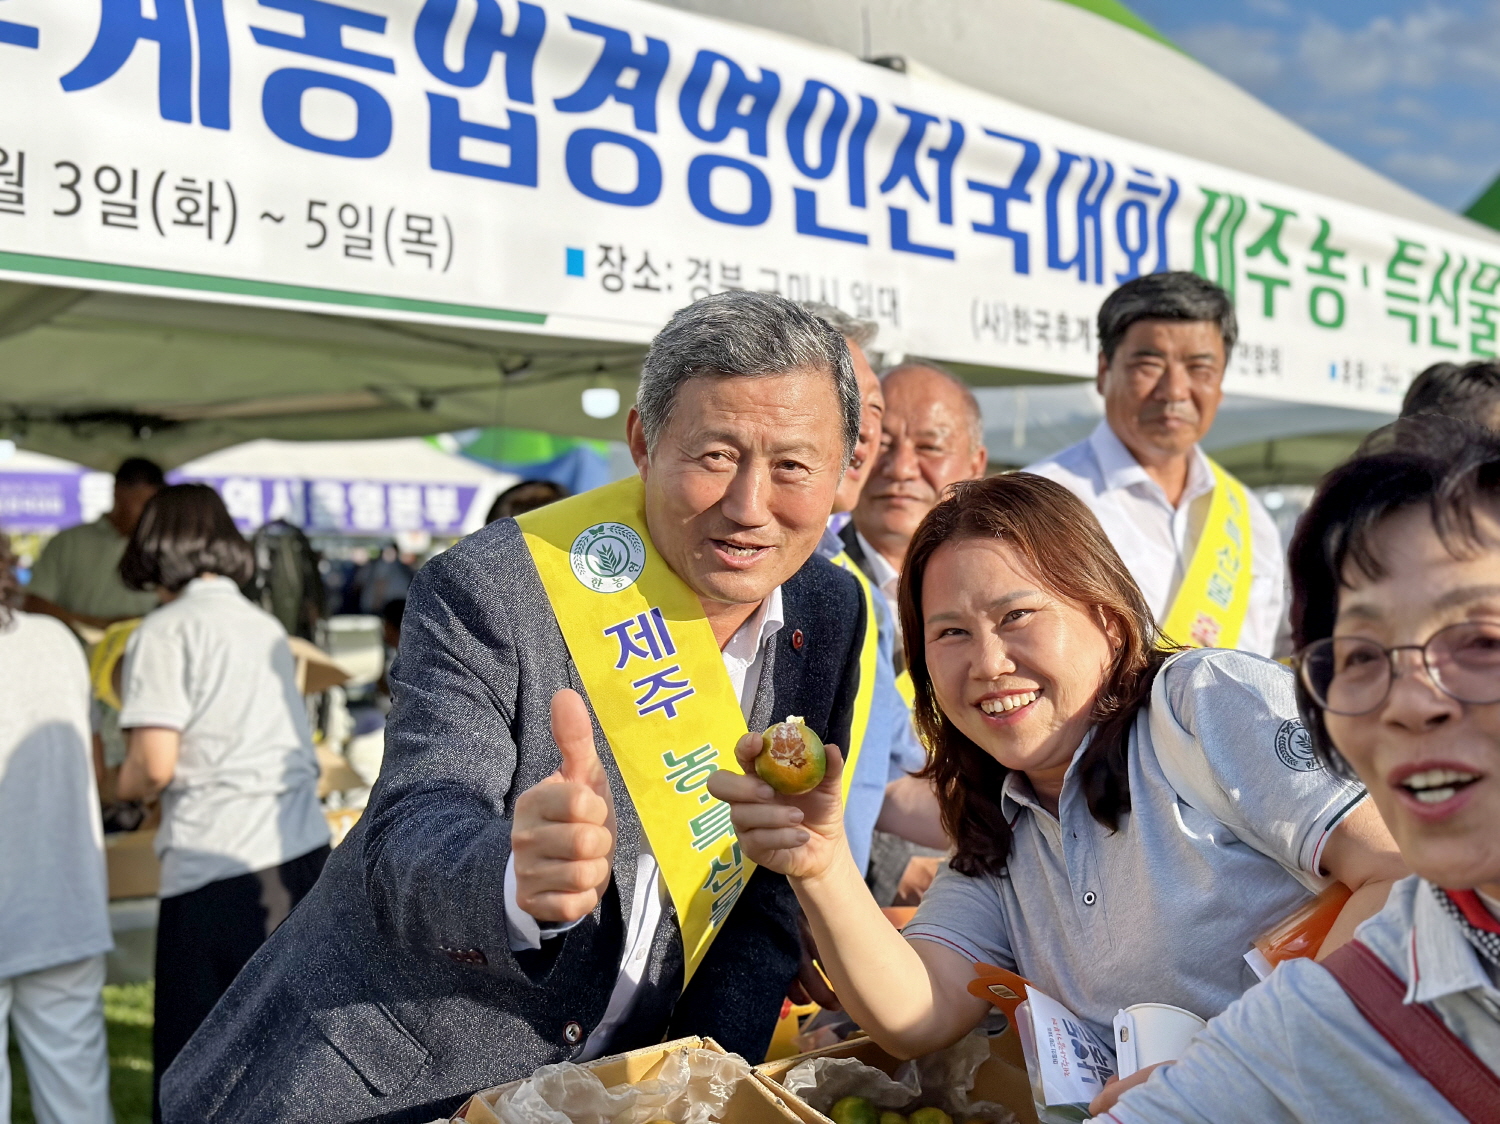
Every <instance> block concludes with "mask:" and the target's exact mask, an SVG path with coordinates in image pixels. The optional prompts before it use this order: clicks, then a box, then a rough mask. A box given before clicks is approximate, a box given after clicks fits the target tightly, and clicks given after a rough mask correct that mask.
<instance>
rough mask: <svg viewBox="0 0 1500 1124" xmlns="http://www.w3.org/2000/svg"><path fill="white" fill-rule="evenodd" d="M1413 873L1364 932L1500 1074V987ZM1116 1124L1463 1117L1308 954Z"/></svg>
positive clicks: (1136, 1093)
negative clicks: (1305, 958) (1368, 1020)
mask: <svg viewBox="0 0 1500 1124" xmlns="http://www.w3.org/2000/svg"><path fill="white" fill-rule="evenodd" d="M1435 893H1441V891H1439V890H1437V889H1436V888H1435V887H1434V886H1432V884H1431V883H1428V882H1424V881H1422V880H1421V879H1420V878H1418V877H1416V876H1415V875H1413V876H1411V877H1410V878H1407V879H1404V880H1403V881H1401V882H1398V883H1397V884H1396V886H1395V887H1394V888H1393V889H1392V890H1391V896H1390V898H1389V900H1388V901H1387V902H1386V906H1385V909H1384V910H1382V911H1381V912H1380V913H1379V914H1377V915H1376V916H1374V917H1372V918H1370V920H1368V921H1366V922H1365V923H1364V924H1363V925H1361V926H1360V927H1359V929H1358V931H1357V933H1356V935H1357V936H1358V938H1359V939H1360V940H1361V941H1363V942H1364V943H1365V944H1367V945H1369V946H1370V948H1371V949H1372V950H1373V951H1374V952H1375V954H1376V955H1377V956H1379V957H1380V959H1381V960H1383V961H1385V963H1386V966H1387V967H1389V968H1390V969H1391V970H1392V971H1393V972H1395V973H1396V974H1397V975H1398V976H1400V977H1401V978H1402V979H1403V980H1405V981H1406V982H1407V993H1406V1002H1408V1003H1428V1004H1431V1006H1432V1009H1433V1010H1434V1011H1436V1012H1437V1014H1438V1015H1439V1016H1440V1017H1441V1018H1442V1020H1443V1022H1445V1023H1446V1024H1447V1025H1448V1029H1449V1030H1451V1031H1453V1033H1454V1034H1456V1035H1458V1037H1459V1038H1461V1039H1463V1041H1464V1042H1465V1044H1467V1045H1468V1047H1469V1048H1470V1049H1471V1050H1473V1051H1474V1053H1475V1054H1477V1055H1478V1056H1479V1059H1480V1060H1481V1061H1483V1062H1484V1063H1485V1064H1486V1065H1487V1066H1489V1067H1490V1069H1492V1070H1494V1071H1496V1072H1497V1073H1500V990H1497V987H1496V984H1497V980H1496V978H1495V976H1494V974H1492V973H1491V972H1490V971H1489V970H1487V969H1486V966H1485V964H1484V962H1483V961H1482V960H1481V959H1480V957H1479V954H1478V952H1476V951H1475V949H1474V946H1473V945H1471V944H1470V943H1469V942H1468V940H1467V939H1466V938H1465V936H1464V934H1463V931H1462V930H1461V929H1460V928H1459V926H1458V925H1457V923H1456V922H1454V920H1453V919H1452V918H1451V917H1450V916H1448V914H1447V913H1446V912H1444V910H1443V908H1442V907H1441V906H1440V905H1438V903H1437V901H1436V899H1435V898H1434V896H1433V895H1434V894H1435ZM1097 1119H1098V1120H1101V1121H1113V1122H1114V1124H1147V1122H1150V1124H1167V1122H1171V1121H1195V1122H1196V1121H1202V1120H1212V1121H1214V1122H1215V1124H1237V1122H1240V1121H1243V1122H1245V1124H1291V1122H1293V1121H1297V1122H1301V1121H1307V1122H1312V1121H1325V1120H1350V1121H1366V1120H1368V1121H1376V1120H1380V1121H1384V1120H1403V1121H1405V1120H1410V1121H1422V1122H1423V1124H1444V1122H1447V1121H1455V1122H1457V1121H1462V1120H1463V1117H1462V1116H1460V1115H1459V1114H1458V1112H1457V1111H1456V1110H1455V1109H1454V1108H1453V1106H1452V1105H1450V1104H1449V1103H1448V1102H1447V1101H1446V1100H1445V1099H1444V1098H1443V1097H1442V1095H1441V1094H1439V1093H1438V1091H1437V1090H1436V1089H1434V1088H1433V1087H1432V1086H1431V1085H1429V1084H1428V1083H1427V1081H1426V1080H1424V1079H1423V1078H1422V1077H1420V1076H1419V1075H1418V1074H1417V1073H1416V1071H1415V1070H1413V1069H1412V1068H1411V1066H1409V1065H1408V1064H1407V1063H1406V1062H1405V1061H1404V1060H1403V1059H1402V1058H1401V1056H1400V1055H1399V1054H1398V1053H1397V1052H1396V1050H1395V1048H1394V1047H1393V1046H1392V1045H1391V1044H1390V1043H1389V1042H1387V1041H1386V1040H1385V1038H1384V1037H1383V1036H1382V1035H1381V1034H1380V1032H1379V1031H1377V1030H1376V1029H1375V1028H1374V1027H1372V1026H1371V1025H1370V1024H1369V1023H1368V1022H1366V1021H1365V1018H1364V1016H1363V1015H1361V1014H1360V1013H1359V1011H1358V1009H1357V1008H1355V1006H1354V1004H1353V1003H1352V1002H1351V1001H1350V999H1349V997H1348V996H1347V995H1346V994H1345V993H1344V989H1343V988H1342V987H1340V986H1339V984H1338V981H1337V980H1335V979H1334V978H1333V976H1331V975H1330V974H1329V973H1328V972H1326V971H1324V970H1323V968H1322V967H1320V966H1319V965H1317V964H1315V963H1313V962H1312V961H1311V960H1292V961H1288V962H1287V963H1285V964H1282V965H1281V966H1280V967H1279V968H1277V969H1276V971H1275V972H1273V973H1272V974H1271V977H1270V979H1268V980H1267V981H1266V982H1265V983H1264V984H1262V985H1261V986H1260V987H1257V988H1255V989H1254V990H1252V991H1251V992H1249V993H1248V994H1247V995H1246V996H1245V997H1244V998H1243V999H1241V1000H1240V1001H1239V1002H1238V1003H1236V1004H1234V1005H1233V1006H1232V1007H1230V1008H1229V1009H1228V1010H1227V1011H1225V1012H1224V1013H1223V1014H1222V1015H1220V1016H1219V1017H1218V1018H1217V1019H1215V1020H1214V1021H1213V1022H1212V1023H1211V1024H1209V1027H1208V1029H1207V1030H1205V1031H1203V1032H1202V1033H1201V1034H1199V1035H1198V1037H1197V1038H1196V1039H1195V1040H1194V1042H1193V1045H1192V1046H1191V1047H1189V1049H1188V1051H1187V1053H1186V1054H1184V1055H1183V1056H1182V1060H1181V1061H1179V1062H1177V1063H1176V1064H1175V1065H1170V1066H1165V1067H1163V1068H1162V1069H1160V1070H1158V1071H1157V1072H1156V1073H1154V1074H1152V1076H1151V1079H1150V1080H1149V1081H1147V1082H1146V1084H1144V1085H1142V1086H1140V1087H1139V1088H1137V1089H1132V1090H1130V1091H1129V1092H1128V1093H1126V1094H1125V1095H1124V1096H1123V1097H1121V1098H1120V1103H1119V1104H1117V1105H1116V1106H1115V1107H1114V1109H1113V1110H1112V1111H1111V1112H1109V1113H1106V1114H1105V1115H1104V1116H1102V1117H1098V1118H1097Z"/></svg>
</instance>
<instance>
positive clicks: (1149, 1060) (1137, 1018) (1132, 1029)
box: [1115, 1003, 1208, 1077]
mask: <svg viewBox="0 0 1500 1124" xmlns="http://www.w3.org/2000/svg"><path fill="white" fill-rule="evenodd" d="M1207 1025H1208V1024H1207V1023H1206V1022H1204V1021H1203V1020H1202V1019H1200V1018H1199V1017H1198V1016H1197V1015H1195V1014H1193V1013H1192V1012H1191V1011H1184V1010H1183V1009H1182V1008H1181V1007H1173V1006H1172V1005H1171V1004H1169V1003H1137V1004H1135V1005H1134V1006H1133V1007H1126V1008H1125V1009H1124V1010H1123V1011H1121V1012H1120V1013H1119V1014H1118V1015H1116V1016H1115V1060H1116V1062H1117V1063H1118V1067H1119V1075H1120V1076H1121V1077H1129V1076H1130V1075H1131V1074H1132V1073H1134V1072H1135V1071H1136V1070H1138V1069H1145V1068H1146V1067H1147V1066H1148V1065H1156V1064H1157V1063H1158V1062H1175V1061H1176V1060H1177V1059H1178V1058H1180V1057H1182V1055H1183V1052H1184V1051H1186V1050H1187V1048H1188V1043H1189V1042H1191V1041H1192V1040H1193V1036H1194V1035H1195V1034H1197V1033H1198V1032H1199V1031H1200V1030H1202V1029H1203V1028H1204V1027H1205V1026H1207Z"/></svg>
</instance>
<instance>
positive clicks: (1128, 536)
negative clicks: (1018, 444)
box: [1026, 273, 1285, 656]
mask: <svg viewBox="0 0 1500 1124" xmlns="http://www.w3.org/2000/svg"><path fill="white" fill-rule="evenodd" d="M1237 332H1238V328H1237V325H1236V322H1235V316H1234V305H1233V304H1232V303H1231V301H1230V299H1229V296H1228V294H1227V293H1225V292H1224V290H1223V289H1221V288H1219V287H1218V286H1217V285H1215V284H1214V283H1213V282H1211V281H1207V280H1205V279H1204V278H1202V277H1199V276H1198V275H1197V274H1195V273H1155V274H1151V275H1149V276H1146V277H1137V278H1136V279H1134V280H1132V281H1127V282H1126V283H1125V284H1124V285H1121V286H1120V287H1119V288H1118V289H1116V290H1115V291H1114V292H1113V293H1111V294H1110V295H1109V297H1108V298H1106V300H1105V301H1104V304H1103V305H1102V306H1101V307H1100V309H1099V375H1098V383H1097V386H1098V388H1099V393H1100V394H1102V395H1103V396H1104V420H1103V421H1101V422H1100V423H1099V425H1098V427H1097V428H1096V429H1095V430H1094V432H1093V433H1092V434H1090V435H1089V437H1088V438H1087V439H1086V440H1083V441H1080V442H1079V443H1078V444H1076V445H1072V446H1070V447H1069V448H1067V449H1064V450H1063V451H1062V452H1060V453H1058V454H1057V455H1056V456H1053V457H1050V458H1048V459H1047V460H1044V461H1041V462H1039V463H1037V464H1034V465H1031V466H1029V467H1028V468H1027V469H1026V471H1027V472H1035V473H1037V474H1038V475H1041V476H1047V477H1051V478H1052V479H1053V480H1056V481H1057V482H1058V483H1060V484H1062V485H1064V486H1065V487H1067V488H1068V489H1069V490H1070V491H1072V492H1073V493H1074V494H1075V495H1077V496H1078V497H1079V498H1080V499H1081V500H1083V502H1084V503H1086V504H1088V506H1089V507H1090V508H1091V509H1092V510H1093V512H1094V514H1095V515H1096V516H1098V518H1099V522H1100V524H1102V525H1103V527H1104V533H1105V534H1107V535H1108V536H1109V539H1110V542H1112V543H1113V544H1114V547H1115V549H1116V550H1117V551H1119V553H1120V557H1121V559H1123V560H1124V562H1125V565H1126V566H1127V567H1129V569H1130V573H1131V576H1132V577H1134V578H1135V580H1136V584H1137V585H1139V586H1140V587H1141V592H1142V593H1143V594H1145V596H1146V601H1147V603H1148V604H1149V605H1150V606H1151V611H1152V612H1153V613H1154V614H1155V615H1156V619H1157V622H1158V623H1159V624H1160V625H1161V626H1162V628H1163V630H1164V631H1165V632H1166V633H1167V636H1168V638H1169V639H1171V640H1173V641H1175V642H1177V643H1180V644H1188V645H1191V646H1194V647H1205V648H1243V649H1244V650H1246V651H1249V652H1255V653H1257V654H1258V655H1262V656H1269V655H1272V654H1273V649H1274V647H1275V644H1276V635H1277V631H1278V630H1279V628H1280V626H1281V619H1282V608H1283V605H1284V603H1285V595H1284V592H1283V580H1284V573H1285V551H1284V550H1283V549H1282V545H1281V537H1280V536H1279V535H1278V534H1277V532H1276V525H1275V524H1274V523H1273V522H1272V521H1271V517H1270V516H1269V515H1268V514H1267V513H1266V511H1265V509H1264V508H1263V507H1262V506H1261V503H1260V501H1259V500H1258V499H1257V498H1256V497H1255V496H1254V495H1253V494H1251V492H1250V491H1249V490H1248V489H1247V488H1245V487H1244V485H1242V484H1241V483H1240V482H1239V481H1238V480H1236V479H1234V477H1232V476H1230V475H1229V474H1228V473H1227V472H1225V471H1224V470H1223V469H1222V468H1220V467H1219V466H1218V465H1216V464H1214V463H1213V462H1212V461H1211V460H1209V458H1208V457H1207V456H1205V455H1204V453H1203V450H1202V449H1200V448H1199V447H1198V442H1199V441H1201V440H1202V439H1203V437H1204V436H1205V435H1206V434H1207V433H1208V431H1209V429H1210V428H1212V426H1213V423H1214V415H1215V413H1216V412H1217V411H1218V408H1219V403H1220V402H1221V401H1223V398H1224V368H1225V366H1226V364H1227V362H1228V358H1229V354H1230V352H1231V351H1232V350H1233V349H1234V342H1235V337H1236V335H1237Z"/></svg>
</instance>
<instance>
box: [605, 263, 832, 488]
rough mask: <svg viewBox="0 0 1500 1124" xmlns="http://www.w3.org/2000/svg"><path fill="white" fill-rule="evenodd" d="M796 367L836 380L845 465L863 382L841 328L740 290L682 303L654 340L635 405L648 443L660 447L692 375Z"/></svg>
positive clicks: (793, 306)
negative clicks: (857, 378) (857, 377)
mask: <svg viewBox="0 0 1500 1124" xmlns="http://www.w3.org/2000/svg"><path fill="white" fill-rule="evenodd" d="M798 370H802V371H819V372H822V373H824V374H827V375H829V376H830V377H831V378H832V379H833V387H834V391H835V392H836V393H837V395H838V400H839V414H840V415H841V416H840V417H839V418H838V419H836V420H837V422H839V423H840V429H841V432H842V436H843V439H844V463H845V464H846V465H847V464H848V462H849V460H850V459H851V458H852V457H853V456H854V446H855V443H856V442H857V441H858V440H859V411H860V403H859V384H858V383H857V382H856V381H855V378H854V363H853V360H851V359H850V358H849V348H848V346H847V345H846V344H845V343H844V337H843V336H842V335H841V334H840V333H839V332H838V331H837V330H836V329H835V328H833V327H831V326H830V325H829V324H828V323H827V322H826V321H824V320H822V319H820V318H819V317H817V316H815V315H813V314H812V313H811V312H809V311H807V310H806V309H805V308H801V307H799V306H798V305H797V304H795V303H793V302H792V301H789V300H787V299H786V298H785V297H778V296H776V295H775V294H772V293H751V292H746V291H744V290H740V289H732V290H730V291H729V292H727V293H715V294H714V295H713V296H709V297H704V298H703V299H702V300H699V301H694V302H693V303H692V304H690V305H688V306H687V307H686V308H680V309H678V310H677V312H676V313H675V314H674V315H673V317H672V319H671V320H669V321H667V326H666V327H665V328H663V329H662V330H661V331H660V332H658V333H657V334H656V339H654V340H652V341H651V350H650V351H648V352H647V353H646V360H645V362H644V363H643V364H642V365H641V382H640V386H639V387H638V388H637V390H636V394H635V408H636V411H637V412H638V413H639V414H640V416H641V428H642V430H644V431H645V434H646V447H647V448H648V449H655V448H656V442H657V439H658V438H659V437H660V436H661V435H662V433H663V432H664V431H665V430H666V428H667V423H668V422H669V421H671V418H672V406H673V404H674V403H675V402H676V400H677V391H678V388H679V387H681V386H682V384H683V383H684V382H686V381H687V380H688V379H695V378H742V377H743V378H755V377H759V376H764V375H782V374H786V373H787V372H789V371H798ZM834 420H835V419H830V421H834Z"/></svg>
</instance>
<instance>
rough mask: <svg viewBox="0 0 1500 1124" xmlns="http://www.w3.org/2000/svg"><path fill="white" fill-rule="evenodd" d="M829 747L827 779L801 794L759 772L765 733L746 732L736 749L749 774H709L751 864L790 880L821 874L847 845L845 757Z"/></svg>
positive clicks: (710, 784)
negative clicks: (782, 789) (787, 792)
mask: <svg viewBox="0 0 1500 1124" xmlns="http://www.w3.org/2000/svg"><path fill="white" fill-rule="evenodd" d="M825 749H826V752H827V755H828V771H827V773H826V774H825V775H824V777H823V782H822V783H821V784H820V785H818V787H817V788H815V789H813V790H812V791H811V792H805V793H803V794H802V795H801V796H782V795H781V794H780V793H778V792H777V791H776V790H775V789H773V788H772V787H771V786H770V785H768V784H767V783H766V782H765V781H763V780H761V779H760V777H758V776H756V774H755V759H756V758H757V757H758V756H760V751H761V736H760V735H759V734H746V735H745V736H744V737H743V738H741V739H740V740H739V744H737V745H736V746H735V747H734V755H735V757H736V758H737V759H738V760H739V763H740V768H742V769H743V770H744V771H745V774H744V776H740V775H738V774H736V773H733V772H731V771H730V770H728V769H720V770H719V771H718V772H716V773H715V774H714V775H713V776H711V777H709V778H708V791H709V792H711V793H712V794H713V795H714V796H716V797H718V798H719V799H720V800H722V801H724V803H726V804H728V805H729V808H730V813H731V815H732V817H733V819H734V830H735V832H736V834H738V835H739V840H740V849H741V850H742V851H743V852H744V854H745V857H746V858H747V859H749V860H750V861H751V862H754V863H756V864H757V865H758V866H764V867H767V868H769V869H771V870H774V871H776V872H777V873H778V874H785V875H786V876H787V877H788V878H817V877H818V876H819V875H821V874H824V873H826V872H827V870H828V869H829V867H830V866H832V865H833V861H834V859H835V858H836V857H837V856H838V854H839V852H840V851H841V850H843V849H844V848H845V847H846V844H845V842H844V801H843V797H842V796H841V795H840V793H839V787H840V786H839V779H840V778H841V777H842V776H843V775H844V755H843V754H842V753H840V752H839V748H838V746H834V745H830V746H827V747H825Z"/></svg>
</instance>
